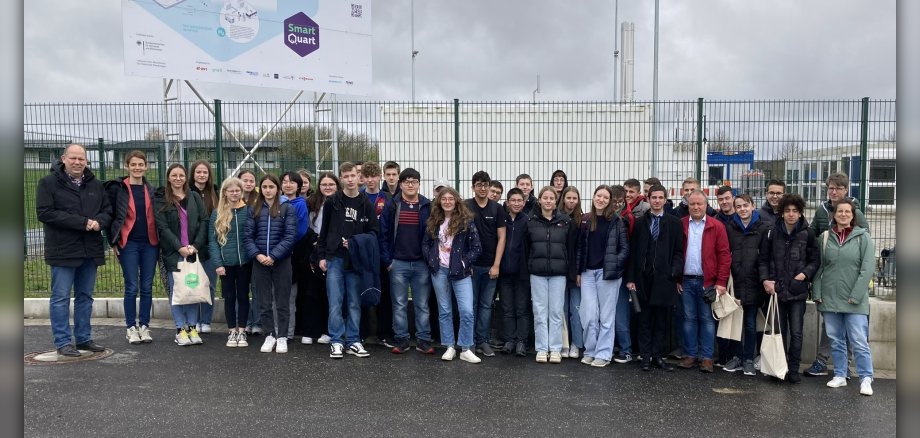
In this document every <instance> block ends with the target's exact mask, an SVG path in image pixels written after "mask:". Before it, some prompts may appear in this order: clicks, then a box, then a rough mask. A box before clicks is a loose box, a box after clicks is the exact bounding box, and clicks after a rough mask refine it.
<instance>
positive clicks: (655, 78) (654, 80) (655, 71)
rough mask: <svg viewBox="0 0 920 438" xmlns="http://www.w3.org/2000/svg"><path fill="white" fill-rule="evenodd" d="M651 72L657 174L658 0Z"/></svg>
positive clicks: (653, 141) (654, 150)
mask: <svg viewBox="0 0 920 438" xmlns="http://www.w3.org/2000/svg"><path fill="white" fill-rule="evenodd" d="M653 65H654V67H653V69H652V70H653V73H652V175H653V176H658V116H657V114H658V0H655V59H654V62H653Z"/></svg>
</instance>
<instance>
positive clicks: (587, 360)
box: [581, 355, 594, 365]
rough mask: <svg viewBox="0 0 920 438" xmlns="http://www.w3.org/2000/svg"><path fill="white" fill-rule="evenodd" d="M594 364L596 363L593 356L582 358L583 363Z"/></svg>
mask: <svg viewBox="0 0 920 438" xmlns="http://www.w3.org/2000/svg"><path fill="white" fill-rule="evenodd" d="M593 362H594V358H593V357H591V356H588V355H585V357H583V358H581V363H583V364H585V365H591V363H593Z"/></svg>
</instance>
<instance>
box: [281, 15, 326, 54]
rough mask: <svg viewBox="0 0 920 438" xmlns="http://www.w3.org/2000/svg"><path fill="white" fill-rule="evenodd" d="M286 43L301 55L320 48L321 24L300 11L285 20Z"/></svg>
mask: <svg viewBox="0 0 920 438" xmlns="http://www.w3.org/2000/svg"><path fill="white" fill-rule="evenodd" d="M284 44H285V45H286V46H288V47H289V48H290V49H291V50H293V51H294V53H296V54H298V55H300V56H301V57H304V56H307V55H309V54H311V53H313V52H315V51H316V50H317V49H319V25H318V24H316V22H315V21H313V20H312V19H311V18H310V17H308V16H307V14H304V13H303V12H298V13H297V14H294V15H292V16H290V17H288V18H287V19H286V20H284Z"/></svg>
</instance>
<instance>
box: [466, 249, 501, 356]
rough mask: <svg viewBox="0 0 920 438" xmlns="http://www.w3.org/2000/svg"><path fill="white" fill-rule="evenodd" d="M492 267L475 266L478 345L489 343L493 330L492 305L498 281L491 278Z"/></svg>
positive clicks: (474, 284) (474, 281) (473, 280)
mask: <svg viewBox="0 0 920 438" xmlns="http://www.w3.org/2000/svg"><path fill="white" fill-rule="evenodd" d="M489 269H492V267H491V266H476V265H473V276H472V277H471V281H472V283H473V299H474V301H473V309H474V310H475V313H476V330H475V339H474V341H475V342H476V344H477V345H479V344H481V343H483V342H489V339H490V338H491V336H490V333H489V332H490V331H491V330H490V329H491V328H492V304H493V303H494V302H495V284H496V283H497V279H492V278H489Z"/></svg>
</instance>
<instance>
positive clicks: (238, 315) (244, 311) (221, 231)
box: [208, 177, 252, 347]
mask: <svg viewBox="0 0 920 438" xmlns="http://www.w3.org/2000/svg"><path fill="white" fill-rule="evenodd" d="M247 222H249V207H248V206H247V205H246V202H245V201H243V182H242V181H240V179H239V178H234V177H230V178H227V179H226V180H224V183H223V184H221V186H220V199H219V200H218V201H217V208H215V209H214V211H213V212H212V213H211V220H210V221H209V222H208V223H209V226H208V250H209V251H210V253H211V262H212V263H213V264H214V266H215V267H216V268H215V270H216V272H217V275H219V276H220V277H222V280H221V293H222V294H223V296H224V315H225V316H226V318H227V328H228V329H229V330H230V334H229V336H228V337H227V344H226V345H227V346H228V347H248V346H249V342H248V341H247V340H246V323H247V319H248V316H249V284H250V280H251V279H252V260H251V258H250V257H249V254H247V253H246V249H245V248H244V247H243V234H244V232H245V230H246V223H247Z"/></svg>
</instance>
